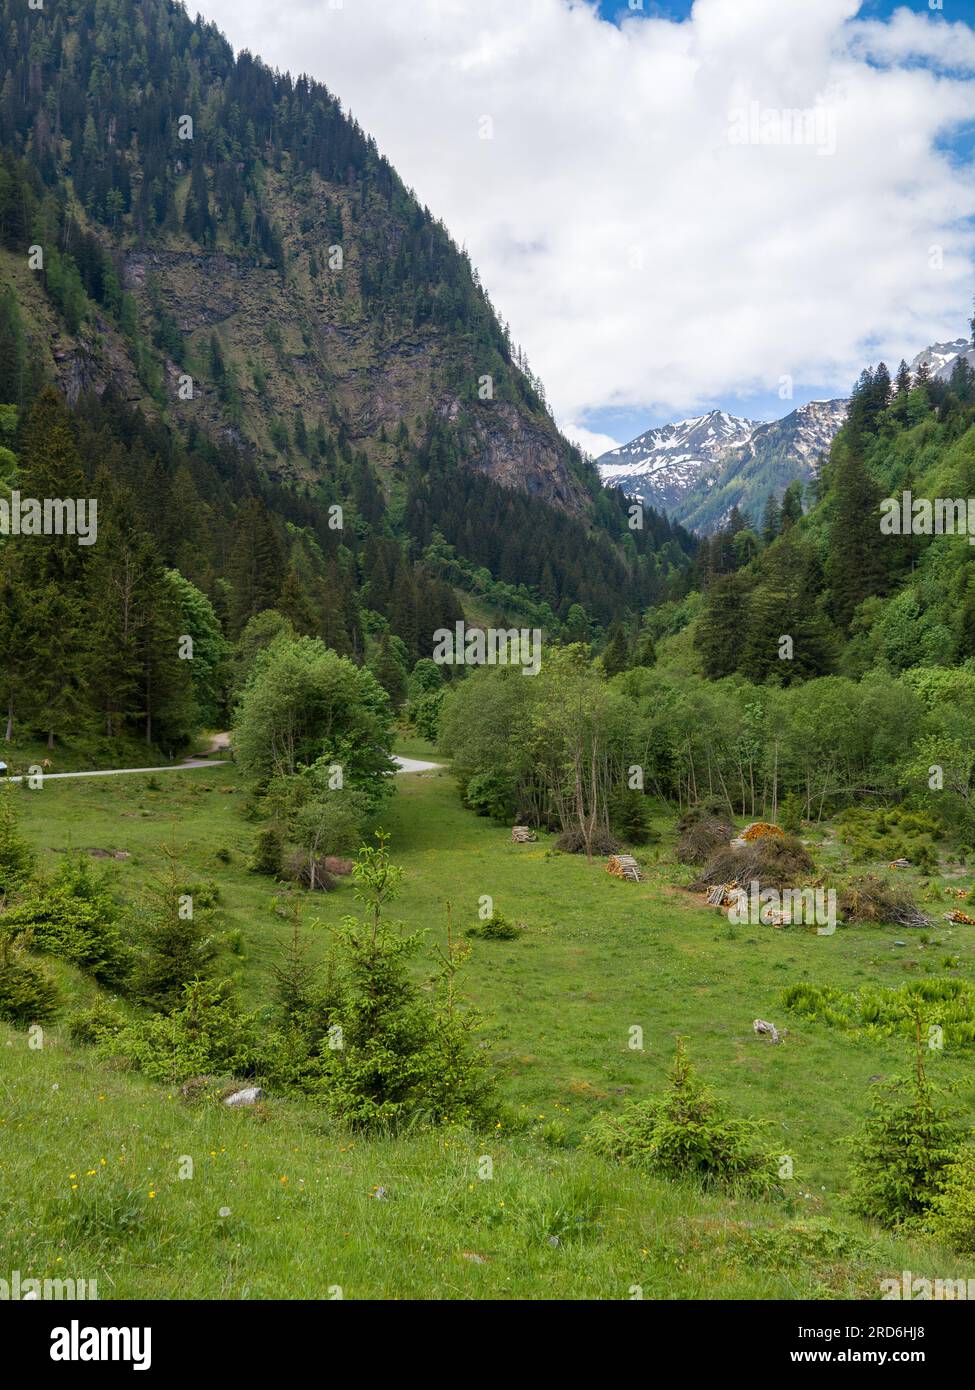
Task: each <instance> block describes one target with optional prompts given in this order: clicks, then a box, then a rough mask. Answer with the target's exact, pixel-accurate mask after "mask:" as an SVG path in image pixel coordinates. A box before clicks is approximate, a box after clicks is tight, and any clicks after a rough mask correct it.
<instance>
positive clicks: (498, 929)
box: [467, 910, 524, 941]
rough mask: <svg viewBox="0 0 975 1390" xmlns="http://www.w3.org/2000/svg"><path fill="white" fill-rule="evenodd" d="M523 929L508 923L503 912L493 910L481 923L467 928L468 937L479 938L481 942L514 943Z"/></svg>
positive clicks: (513, 923)
mask: <svg viewBox="0 0 975 1390" xmlns="http://www.w3.org/2000/svg"><path fill="white" fill-rule="evenodd" d="M523 931H524V927H521V926H519V925H518V924H517V923H515V922H509V921H508V918H507V917H505V915H504V913H503V912H498V911H497V910H495V911H494V912H492V913H491V915H490V917H486V918H485V919H484V921H483V922H476V923H475V924H474V926H473V927H468V928H467V935H468V936H476V937H479V938H480V940H482V941H515V940H517V938H518V937H519V936H521V934H522V932H523Z"/></svg>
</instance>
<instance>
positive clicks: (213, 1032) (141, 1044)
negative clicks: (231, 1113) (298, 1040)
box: [98, 979, 261, 1082]
mask: <svg viewBox="0 0 975 1390" xmlns="http://www.w3.org/2000/svg"><path fill="white" fill-rule="evenodd" d="M98 1046H99V1049H100V1050H101V1052H102V1053H103V1054H104V1055H105V1056H106V1057H111V1058H114V1059H117V1060H120V1061H124V1062H127V1063H128V1064H129V1065H130V1066H133V1067H135V1068H137V1069H138V1070H139V1071H141V1072H144V1073H145V1075H146V1076H148V1077H151V1078H152V1080H154V1081H167V1082H175V1081H183V1080H186V1078H188V1077H192V1076H200V1075H204V1074H206V1073H217V1074H218V1075H228V1076H236V1077H248V1076H253V1075H254V1074H255V1071H256V1070H257V1068H258V1066H259V1061H260V1056H261V1034H260V1029H259V1026H258V1023H257V1020H256V1019H255V1018H253V1017H252V1016H250V1015H248V1014H245V1013H243V1012H242V1011H241V1009H240V1006H239V1005H238V1004H237V1003H236V1001H235V1000H234V999H233V998H232V997H231V996H229V995H227V994H226V993H225V991H224V990H223V989H222V988H221V987H220V986H219V985H218V984H215V983H214V982H213V981H211V980H201V979H197V980H194V981H193V982H192V983H191V984H187V985H186V986H185V987H184V988H183V990H182V993H181V996H180V1001H179V1003H178V1005H177V1007H176V1008H174V1009H173V1010H172V1011H171V1012H169V1013H155V1014H153V1015H151V1017H149V1018H145V1019H139V1020H137V1021H135V1022H132V1023H128V1024H126V1025H125V1027H123V1028H120V1029H117V1030H116V1029H115V1028H112V1029H110V1030H109V1029H103V1030H101V1031H100V1033H99V1034H98Z"/></svg>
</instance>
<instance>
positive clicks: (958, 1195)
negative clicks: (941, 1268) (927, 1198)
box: [930, 1143, 975, 1254]
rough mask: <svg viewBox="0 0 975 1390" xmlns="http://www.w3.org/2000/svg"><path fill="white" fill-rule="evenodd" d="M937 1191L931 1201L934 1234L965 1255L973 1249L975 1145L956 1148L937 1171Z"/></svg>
mask: <svg viewBox="0 0 975 1390" xmlns="http://www.w3.org/2000/svg"><path fill="white" fill-rule="evenodd" d="M941 1182H942V1187H941V1191H940V1192H939V1193H938V1195H937V1196H936V1197H935V1198H934V1200H933V1201H932V1203H931V1208H930V1210H931V1222H930V1225H931V1229H932V1230H933V1231H934V1234H935V1235H937V1236H940V1237H941V1239H942V1240H945V1241H947V1243H948V1244H949V1245H952V1246H954V1248H955V1249H956V1250H960V1251H963V1252H964V1253H966V1254H968V1253H970V1252H973V1251H975V1144H971V1143H969V1144H966V1145H964V1146H963V1147H962V1148H960V1149H958V1150H957V1152H956V1153H955V1155H954V1157H953V1158H952V1159H951V1161H950V1162H949V1163H947V1164H946V1165H945V1167H944V1168H943V1170H942V1173H941Z"/></svg>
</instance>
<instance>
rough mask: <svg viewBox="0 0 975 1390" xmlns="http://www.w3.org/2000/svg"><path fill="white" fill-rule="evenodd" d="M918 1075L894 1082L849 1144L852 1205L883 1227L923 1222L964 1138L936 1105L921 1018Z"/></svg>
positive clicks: (878, 1098) (917, 1018)
mask: <svg viewBox="0 0 975 1390" xmlns="http://www.w3.org/2000/svg"><path fill="white" fill-rule="evenodd" d="M915 1025H916V1040H915V1065H914V1073H913V1075H912V1076H910V1077H909V1078H903V1077H900V1078H895V1079H894V1080H893V1081H891V1082H889V1083H888V1084H887V1085H886V1086H885V1087H884V1089H883V1090H882V1091H881V1092H879V1093H878V1095H877V1096H876V1097H875V1099H874V1103H873V1112H872V1114H871V1115H870V1116H869V1118H868V1119H867V1121H866V1123H865V1124H864V1126H863V1128H862V1129H861V1130H860V1132H859V1134H857V1135H855V1136H854V1138H853V1139H852V1140H851V1141H850V1142H851V1144H852V1146H853V1148H854V1149H855V1151H856V1157H855V1158H854V1160H853V1163H852V1164H851V1167H850V1201H851V1205H852V1206H853V1209H854V1210H855V1211H856V1212H858V1213H859V1214H860V1215H861V1216H866V1217H869V1218H870V1219H871V1220H873V1221H879V1222H880V1224H881V1225H882V1226H891V1227H892V1226H898V1225H902V1224H903V1223H905V1222H908V1221H912V1220H916V1219H917V1218H918V1217H923V1216H924V1215H925V1214H926V1213H927V1212H928V1210H929V1208H930V1207H931V1206H932V1203H933V1202H934V1200H935V1198H936V1197H937V1195H938V1192H939V1191H940V1189H941V1186H942V1184H943V1181H944V1178H945V1175H946V1169H947V1167H948V1164H949V1163H950V1162H951V1161H952V1158H953V1156H954V1151H955V1150H956V1149H957V1148H958V1146H959V1143H960V1139H961V1135H960V1133H959V1131H958V1129H957V1127H956V1126H955V1124H954V1122H953V1121H952V1119H951V1118H950V1117H949V1116H948V1115H947V1114H946V1113H945V1112H944V1111H943V1110H941V1109H939V1107H938V1106H937V1105H936V1103H935V1096H934V1091H933V1088H932V1086H931V1084H930V1082H929V1081H928V1079H927V1076H926V1075H925V1069H924V1044H923V1042H922V1040H921V1029H922V1022H921V1013H920V1010H919V1009H918V1010H917V1011H916V1013H915Z"/></svg>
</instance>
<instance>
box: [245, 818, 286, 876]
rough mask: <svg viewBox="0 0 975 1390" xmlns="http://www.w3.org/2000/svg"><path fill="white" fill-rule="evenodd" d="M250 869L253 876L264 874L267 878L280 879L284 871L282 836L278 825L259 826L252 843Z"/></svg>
mask: <svg viewBox="0 0 975 1390" xmlns="http://www.w3.org/2000/svg"><path fill="white" fill-rule="evenodd" d="M250 867H251V870H252V871H253V872H254V873H255V874H266V875H267V877H268V878H280V877H281V874H282V871H283V869H284V834H283V832H282V830H281V827H280V826H279V825H263V826H261V828H260V830H259V831H258V832H257V839H256V840H255V842H254V855H253V858H252V859H251V862H250Z"/></svg>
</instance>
